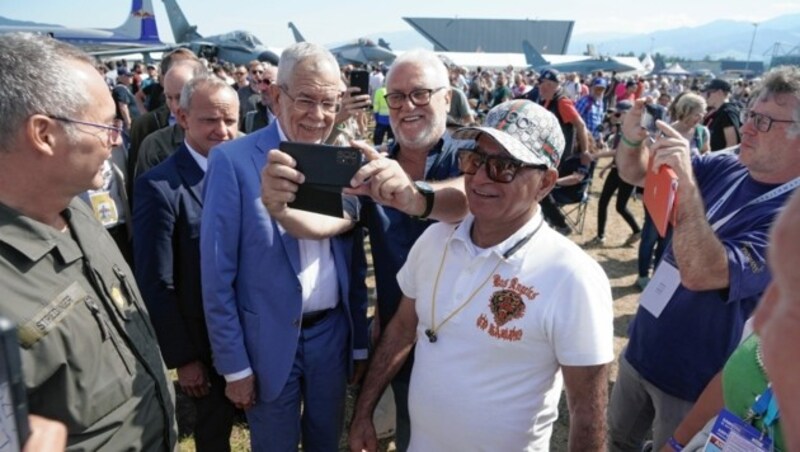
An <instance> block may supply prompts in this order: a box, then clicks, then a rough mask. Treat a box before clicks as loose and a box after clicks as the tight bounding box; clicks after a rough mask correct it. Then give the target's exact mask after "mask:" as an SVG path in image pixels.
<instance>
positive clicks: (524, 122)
mask: <svg viewBox="0 0 800 452" xmlns="http://www.w3.org/2000/svg"><path fill="white" fill-rule="evenodd" d="M483 133H485V134H486V135H489V136H490V137H491V138H492V139H494V140H495V141H496V142H497V143H498V144H499V145H500V146H502V147H503V148H504V149H505V150H506V151H508V152H509V153H510V154H511V155H512V156H513V157H514V158H515V159H517V160H519V161H521V162H524V163H528V164H531V165H546V166H547V167H548V168H556V167H558V162H559V160H561V154H562V153H563V152H564V133H563V132H561V126H560V125H559V123H558V119H556V117H555V115H553V114H552V113H550V112H549V111H547V109H545V108H544V107H542V106H541V105H539V104H536V103H534V102H531V101H529V100H522V99H517V100H510V101H508V102H503V103H502V104H500V105H498V106H496V107H494V108H492V109H491V110H489V113H488V114H487V115H486V120H485V121H484V123H483V126H481V127H464V128H462V129H458V130H457V131H456V132H455V133H454V134H453V138H456V139H463V140H477V139H478V137H479V136H480V135H481V134H483Z"/></svg>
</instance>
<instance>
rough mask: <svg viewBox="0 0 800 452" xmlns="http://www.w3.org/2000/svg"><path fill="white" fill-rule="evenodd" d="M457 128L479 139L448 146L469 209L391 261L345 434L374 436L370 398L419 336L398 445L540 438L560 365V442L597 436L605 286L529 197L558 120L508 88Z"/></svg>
mask: <svg viewBox="0 0 800 452" xmlns="http://www.w3.org/2000/svg"><path fill="white" fill-rule="evenodd" d="M455 137H456V138H459V139H473V140H475V143H476V146H475V148H474V149H469V150H461V151H459V166H460V168H461V170H462V171H463V172H464V173H465V175H466V177H465V187H466V193H467V198H468V201H469V207H470V215H468V216H467V218H466V219H464V221H463V222H461V223H460V224H447V223H437V224H435V225H432V226H431V227H429V228H428V229H427V230H426V231H425V233H424V234H423V235H422V236H421V237H420V238H419V239H418V241H417V242H416V243H415V245H414V247H413V248H412V249H411V252H410V254H409V256H408V259H407V261H406V263H405V265H404V267H403V268H402V269H401V271H400V273H399V274H398V276H397V280H398V282H399V284H400V287H401V289H402V291H403V294H404V297H403V300H402V302H401V305H400V307H399V309H398V312H397V314H395V317H394V318H393V319H392V321H391V323H389V325H388V327H387V329H386V331H385V333H384V337H383V339H382V340H381V343H380V345H379V346H378V349H377V351H376V353H375V356H374V357H373V360H372V362H371V364H370V368H369V371H368V374H367V379H366V381H365V383H364V386H363V388H362V390H361V394H360V396H359V399H358V401H357V404H356V412H355V415H354V419H353V424H352V426H351V429H350V448H351V450H375V445H376V440H375V433H374V428H373V425H372V421H371V415H372V411H373V409H374V407H375V404H376V402H377V400H378V398H379V396H380V394H381V393H382V392H383V388H384V387H385V386H386V385H387V384H388V383H389V381H390V380H391V378H392V375H394V373H395V372H396V371H397V370H398V369H399V368H400V367H401V366H402V363H403V361H404V360H405V359H406V357H407V356H408V353H409V352H410V350H411V347H412V345H413V344H414V343H415V342H417V344H416V345H417V346H416V352H415V360H416V362H415V365H414V370H413V372H412V376H411V385H410V389H409V411H410V414H411V432H412V434H411V444H410V447H409V450H411V451H414V450H418V451H428V450H548V449H549V443H550V434H551V431H552V424H553V422H554V421H555V420H556V418H557V417H558V410H557V405H558V399H559V396H560V394H561V387H562V378H563V384H564V385H565V386H566V390H567V397H568V401H569V409H570V438H569V441H570V450H581V451H592V450H603V449H604V448H605V443H604V440H605V425H606V424H605V408H606V403H607V384H608V382H607V371H608V369H607V363H609V362H610V361H612V360H613V313H612V299H611V290H610V286H609V283H608V279H607V277H606V275H605V273H604V272H603V270H602V269H601V268H600V266H599V265H598V264H597V263H596V262H595V261H594V260H592V259H591V258H590V257H589V256H588V255H586V254H585V253H584V252H583V251H581V250H580V248H578V247H577V246H576V245H575V244H574V243H572V242H571V241H569V240H568V239H566V238H564V237H563V236H561V235H560V234H558V233H557V232H555V231H554V230H552V229H550V227H549V226H548V225H547V224H546V223H544V221H543V218H542V215H541V212H540V209H539V204H538V203H539V201H540V200H541V199H542V198H543V197H545V196H547V194H548V193H549V192H550V190H551V189H552V188H553V185H554V184H555V181H556V178H557V177H558V174H557V172H556V167H557V166H558V161H559V159H560V156H561V153H562V151H563V148H564V136H563V134H562V132H561V128H560V126H559V124H558V120H557V119H556V118H555V116H553V114H552V113H550V112H548V111H547V110H545V109H544V108H543V107H541V106H539V105H536V104H534V103H532V102H529V101H526V100H515V101H510V102H505V103H503V104H500V105H498V106H497V107H495V108H494V109H492V110H491V111H490V112H489V115H488V117H487V119H486V123H485V126H484V127H470V128H464V129H461V130H459V131H458V132H456V134H455ZM562 376H563V377H562Z"/></svg>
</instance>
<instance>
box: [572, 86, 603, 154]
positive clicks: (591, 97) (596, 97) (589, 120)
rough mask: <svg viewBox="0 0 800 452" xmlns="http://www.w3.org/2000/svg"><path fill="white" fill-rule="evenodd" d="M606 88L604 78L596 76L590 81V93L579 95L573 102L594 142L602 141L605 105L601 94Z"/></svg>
mask: <svg viewBox="0 0 800 452" xmlns="http://www.w3.org/2000/svg"><path fill="white" fill-rule="evenodd" d="M606 88H608V82H606V79H604V78H602V77H601V78H596V79H594V81H593V82H592V91H591V93H590V94H588V95H586V96H583V97H581V98H580V99H579V100H578V102H577V103H576V104H575V109H576V110H578V113H580V114H581V119H583V122H584V124H586V129H587V131H588V133H589V135H590V136H591V137H592V138H594V141H595V142H596V143H602V141H603V128H602V124H603V117H604V116H605V114H606V106H605V104H604V103H603V94H604V93H605V92H606Z"/></svg>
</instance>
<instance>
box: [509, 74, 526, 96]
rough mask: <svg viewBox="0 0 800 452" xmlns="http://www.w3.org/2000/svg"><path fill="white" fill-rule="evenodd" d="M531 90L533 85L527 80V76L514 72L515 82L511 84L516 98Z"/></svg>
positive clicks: (512, 93) (512, 92)
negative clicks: (529, 84)
mask: <svg viewBox="0 0 800 452" xmlns="http://www.w3.org/2000/svg"><path fill="white" fill-rule="evenodd" d="M530 90H531V87H530V86H528V84H527V83H526V82H525V76H524V75H523V74H521V73H519V72H518V73H516V74H514V84H513V85H511V95H512V96H514V98H515V99H519V98H521V97H522V96H524V95H526V94H528V91H530Z"/></svg>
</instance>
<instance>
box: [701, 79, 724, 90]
mask: <svg viewBox="0 0 800 452" xmlns="http://www.w3.org/2000/svg"><path fill="white" fill-rule="evenodd" d="M716 90H722V91H724V92H726V93H729V92H731V84H730V83H728V82H726V81H725V80H722V79H719V78H715V79H714V80H711V81H710V82H708V83H707V84H706V86H705V87H703V92H708V91H716Z"/></svg>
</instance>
